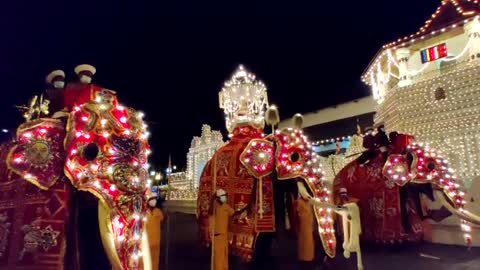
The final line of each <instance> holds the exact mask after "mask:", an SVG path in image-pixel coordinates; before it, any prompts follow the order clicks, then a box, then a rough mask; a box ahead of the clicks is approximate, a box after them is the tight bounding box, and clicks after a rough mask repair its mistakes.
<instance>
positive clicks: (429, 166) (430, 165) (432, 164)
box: [427, 162, 435, 171]
mask: <svg viewBox="0 0 480 270" xmlns="http://www.w3.org/2000/svg"><path fill="white" fill-rule="evenodd" d="M427 168H428V169H429V170H430V171H433V170H434V169H435V163H433V162H429V163H428V164H427Z"/></svg>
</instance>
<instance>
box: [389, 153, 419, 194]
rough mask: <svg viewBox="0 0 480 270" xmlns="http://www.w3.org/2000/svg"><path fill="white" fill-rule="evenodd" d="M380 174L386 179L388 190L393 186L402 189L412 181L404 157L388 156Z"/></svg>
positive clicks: (405, 157) (406, 160)
mask: <svg viewBox="0 0 480 270" xmlns="http://www.w3.org/2000/svg"><path fill="white" fill-rule="evenodd" d="M382 173H383V175H384V176H385V177H386V178H387V179H388V181H387V185H389V187H390V188H391V187H393V185H394V184H396V185H398V186H401V187H402V186H404V185H405V184H407V183H408V182H410V180H412V178H411V176H412V174H411V173H410V168H409V166H408V159H407V156H406V155H396V154H393V155H390V156H389V157H388V159H387V162H385V166H384V167H383V171H382Z"/></svg>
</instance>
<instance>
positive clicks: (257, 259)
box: [252, 233, 275, 266]
mask: <svg viewBox="0 0 480 270" xmlns="http://www.w3.org/2000/svg"><path fill="white" fill-rule="evenodd" d="M274 236H275V234H274V233H261V234H259V235H258V236H257V240H256V242H255V250H254V254H253V260H252V265H254V266H260V265H263V264H265V263H267V262H268V261H270V259H271V247H272V242H273V238H274Z"/></svg>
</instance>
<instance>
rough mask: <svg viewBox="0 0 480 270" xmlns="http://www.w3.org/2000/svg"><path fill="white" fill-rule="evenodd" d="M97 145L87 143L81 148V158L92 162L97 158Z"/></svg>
mask: <svg viewBox="0 0 480 270" xmlns="http://www.w3.org/2000/svg"><path fill="white" fill-rule="evenodd" d="M98 152H99V149H98V145H97V144H96V143H89V144H88V145H87V146H85V148H83V156H84V157H85V159H86V160H87V161H93V160H95V159H96V158H97V156H98Z"/></svg>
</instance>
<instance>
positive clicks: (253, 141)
mask: <svg viewBox="0 0 480 270" xmlns="http://www.w3.org/2000/svg"><path fill="white" fill-rule="evenodd" d="M253 143H265V144H268V145H271V146H272V147H273V148H275V142H271V141H268V140H266V139H251V140H250V141H249V142H248V144H247V147H245V148H244V149H243V151H242V153H241V154H240V163H242V165H243V166H244V167H245V168H246V169H247V171H248V172H249V173H250V175H253V176H254V177H256V178H262V177H265V176H268V175H270V174H271V173H272V171H265V174H262V175H261V174H258V173H257V172H256V171H255V170H251V169H250V167H251V166H250V164H249V163H247V162H245V161H244V159H245V156H246V155H247V154H248V153H247V149H249V148H251V147H253V146H252V144H253ZM272 158H273V159H275V158H276V157H275V153H272ZM273 166H274V167H275V166H276V162H275V160H273Z"/></svg>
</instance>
